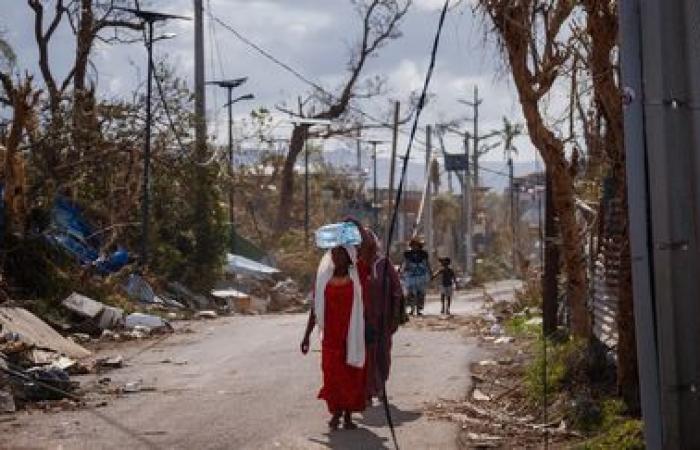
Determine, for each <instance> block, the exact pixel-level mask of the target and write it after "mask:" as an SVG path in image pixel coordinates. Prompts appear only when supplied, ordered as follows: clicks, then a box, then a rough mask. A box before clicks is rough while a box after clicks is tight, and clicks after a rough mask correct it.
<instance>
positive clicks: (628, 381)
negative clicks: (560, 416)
mask: <svg viewBox="0 0 700 450" xmlns="http://www.w3.org/2000/svg"><path fill="white" fill-rule="evenodd" d="M583 4H584V8H585V9H586V14H587V20H586V31H587V33H586V35H587V37H588V39H590V45H589V48H590V50H589V52H588V61H587V62H588V68H589V70H590V73H591V79H592V80H593V92H594V98H595V103H596V106H597V108H598V109H600V113H601V115H602V118H603V119H604V121H605V127H603V131H602V132H603V135H602V138H603V143H604V146H603V147H604V149H605V152H606V155H607V158H608V163H609V165H610V168H611V176H612V178H613V182H614V191H613V192H614V196H615V198H616V199H617V200H619V202H620V206H621V208H622V214H620V216H621V219H622V223H621V226H620V228H619V229H618V230H613V232H614V233H615V235H616V236H618V238H619V239H620V243H621V246H622V248H621V258H620V267H619V269H618V270H619V272H618V280H619V282H618V286H617V298H618V308H617V319H616V320H617V328H618V336H619V341H618V348H617V355H618V358H617V386H618V391H619V392H620V394H621V395H622V397H623V398H624V399H625V402H626V403H627V405H628V407H629V408H630V409H631V410H632V411H634V412H637V411H638V410H639V374H638V369H637V347H636V336H635V329H634V304H633V299H632V272H631V262H630V247H629V223H628V218H627V217H628V216H627V183H626V180H627V173H626V166H625V147H624V128H623V111H622V92H621V89H620V85H619V83H618V80H619V78H617V77H616V73H617V63H616V62H617V59H618V46H617V44H618V42H617V39H618V32H617V30H618V20H619V17H618V11H617V5H616V2H609V1H602V0H585V1H584V2H583Z"/></svg>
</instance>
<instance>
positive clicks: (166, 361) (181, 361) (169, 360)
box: [160, 358, 189, 366]
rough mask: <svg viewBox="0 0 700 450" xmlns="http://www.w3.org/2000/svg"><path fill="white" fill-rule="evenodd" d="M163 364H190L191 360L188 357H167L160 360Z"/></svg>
mask: <svg viewBox="0 0 700 450" xmlns="http://www.w3.org/2000/svg"><path fill="white" fill-rule="evenodd" d="M160 363H161V364H175V365H176V366H185V365H187V364H189V362H188V361H187V360H186V359H179V360H178V359H172V358H165V359H164V360H162V361H160Z"/></svg>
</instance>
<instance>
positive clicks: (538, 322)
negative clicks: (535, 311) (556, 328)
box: [525, 317, 542, 326]
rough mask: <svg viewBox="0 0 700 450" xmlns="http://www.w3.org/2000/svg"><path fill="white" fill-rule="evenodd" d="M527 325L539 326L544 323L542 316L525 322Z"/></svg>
mask: <svg viewBox="0 0 700 450" xmlns="http://www.w3.org/2000/svg"><path fill="white" fill-rule="evenodd" d="M525 325H531V326H537V325H542V317H533V318H532V319H529V320H527V321H526V322H525Z"/></svg>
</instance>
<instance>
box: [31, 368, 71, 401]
mask: <svg viewBox="0 0 700 450" xmlns="http://www.w3.org/2000/svg"><path fill="white" fill-rule="evenodd" d="M25 373H26V375H27V379H25V380H24V382H23V383H22V397H23V398H24V399H25V400H32V401H38V400H60V399H62V398H65V397H67V396H69V395H70V391H72V390H73V388H74V385H73V384H72V383H71V380H70V376H69V375H68V373H67V372H66V371H65V370H62V369H59V368H58V367H51V366H48V367H32V368H31V369H28V370H27V371H26V372H25Z"/></svg>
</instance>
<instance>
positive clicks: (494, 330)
mask: <svg viewBox="0 0 700 450" xmlns="http://www.w3.org/2000/svg"><path fill="white" fill-rule="evenodd" d="M489 332H490V333H491V334H492V335H493V336H500V335H502V334H503V327H502V326H501V325H499V324H497V323H494V324H493V325H492V326H491V329H490V330H489Z"/></svg>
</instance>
